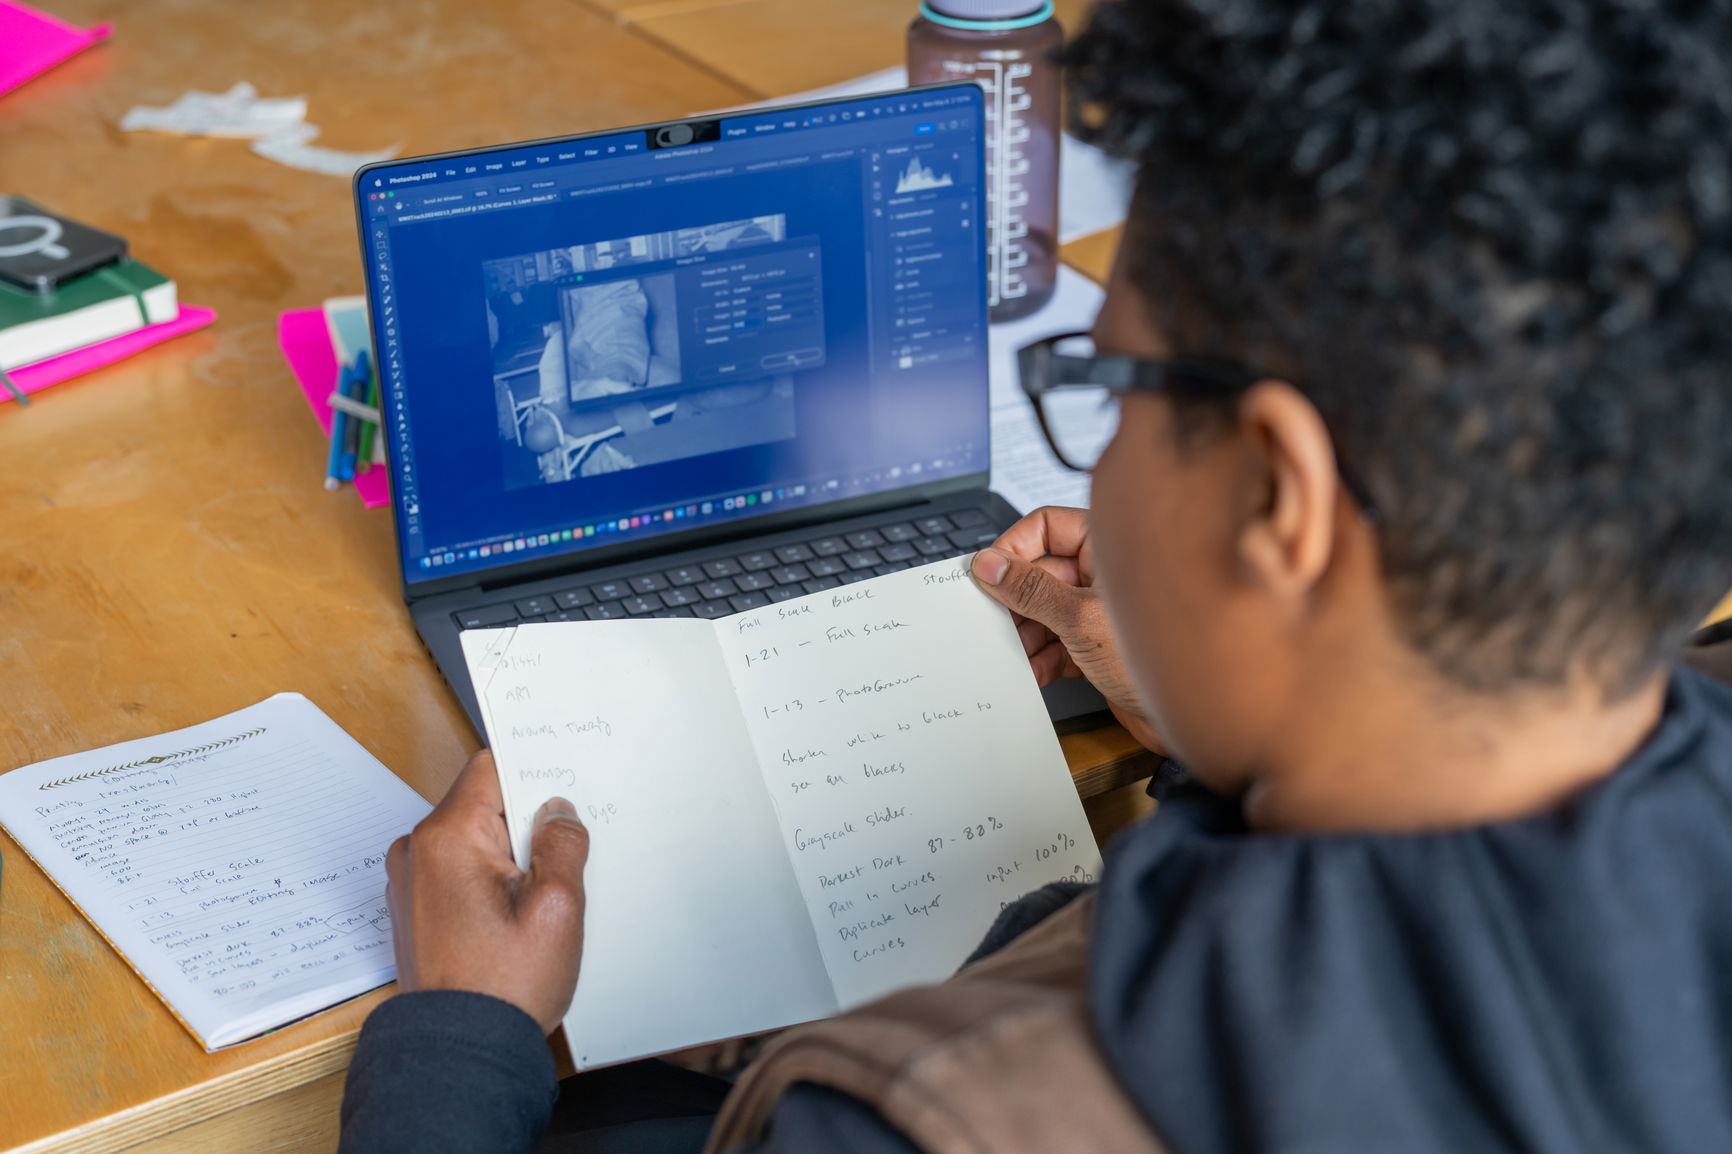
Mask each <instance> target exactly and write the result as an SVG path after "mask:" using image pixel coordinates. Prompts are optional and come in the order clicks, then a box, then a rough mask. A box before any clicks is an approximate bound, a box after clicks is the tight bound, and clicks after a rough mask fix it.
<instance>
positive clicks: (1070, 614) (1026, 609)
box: [972, 548, 1084, 637]
mask: <svg viewBox="0 0 1732 1154" xmlns="http://www.w3.org/2000/svg"><path fill="white" fill-rule="evenodd" d="M972 571H973V573H974V576H975V578H976V580H978V581H979V582H980V583H981V584H982V586H984V587H985V589H986V591H987V592H988V593H989V594H991V595H992V597H993V599H994V600H996V601H998V603H999V604H1001V605H1003V606H1005V607H1006V608H1007V609H1009V610H1011V612H1013V613H1020V614H1022V615H1023V616H1024V617H1027V618H1029V619H1031V620H1033V621H1038V622H1040V623H1041V624H1042V625H1044V626H1046V627H1047V628H1048V629H1050V630H1052V631H1053V632H1054V633H1056V634H1057V635H1058V636H1060V637H1064V636H1065V635H1066V633H1067V632H1068V631H1069V629H1070V627H1071V625H1072V624H1073V623H1074V622H1075V620H1076V616H1077V611H1078V608H1077V607H1078V602H1079V600H1080V598H1082V597H1083V595H1084V594H1083V592H1082V590H1080V589H1078V588H1077V587H1076V586H1074V585H1067V584H1065V583H1064V582H1063V581H1060V580H1059V579H1058V578H1057V577H1054V576H1053V575H1052V574H1051V573H1048V572H1047V571H1046V570H1045V569H1042V568H1041V567H1040V566H1038V565H1035V564H1031V563H1030V562H1028V561H1025V560H1023V559H1022V558H1020V557H1013V556H1011V555H1010V554H1009V553H1005V552H1002V551H1001V550H999V549H996V548H993V549H982V550H981V551H980V552H978V553H976V554H975V555H974V564H973V566H972Z"/></svg>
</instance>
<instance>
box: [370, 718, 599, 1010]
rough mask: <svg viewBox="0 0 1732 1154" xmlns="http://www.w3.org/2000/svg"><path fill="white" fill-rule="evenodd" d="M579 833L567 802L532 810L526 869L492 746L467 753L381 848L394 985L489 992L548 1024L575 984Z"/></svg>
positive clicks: (579, 946) (579, 931)
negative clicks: (419, 817) (431, 800)
mask: <svg viewBox="0 0 1732 1154" xmlns="http://www.w3.org/2000/svg"><path fill="white" fill-rule="evenodd" d="M588 860H589V831H588V830H587V829H585V828H584V826H583V823H582V822H580V821H579V820H578V819H577V810H576V809H575V808H573V806H572V804H571V803H570V802H569V801H566V800H564V799H563V798H554V799H553V800H551V801H549V802H548V803H547V804H546V805H544V806H542V807H541V810H540V812H539V813H537V814H536V815H535V833H534V836H533V839H532V840H531V841H530V845H529V872H528V873H525V872H524V871H522V870H520V869H518V868H517V866H516V864H515V863H514V862H513V861H512V858H511V842H510V839H509V837H508V836H507V834H506V830H505V803H504V800H503V798H502V797H501V796H500V793H499V777H498V775H497V774H496V773H495V771H494V768H493V754H491V753H490V752H488V751H487V750H485V749H484V750H482V751H481V752H480V753H478V754H476V755H475V756H474V757H472V758H470V759H469V764H468V765H466V766H464V767H463V772H462V773H460V774H458V775H457V780H456V781H455V782H453V783H452V785H451V791H450V792H449V793H447V794H446V795H445V800H444V801H441V802H440V803H439V805H438V807H437V808H436V809H434V811H433V812H432V813H430V814H428V815H427V817H426V819H425V820H423V821H422V822H421V824H420V825H418V826H416V827H415V829H414V832H412V833H410V834H408V835H407V836H404V837H400V838H398V839H397V840H396V841H395V842H393V843H392V844H391V849H390V852H388V853H387V854H386V855H385V872H386V874H387V875H388V876H389V878H390V885H389V886H388V887H387V888H386V891H385V896H386V900H387V901H388V902H389V904H390V908H391V925H392V936H393V938H394V939H395V943H396V951H397V985H398V987H399V988H401V989H403V990H405V991H408V990H468V991H471V992H473V993H477V994H491V995H493V996H494V997H496V998H501V999H503V1000H505V1001H507V1002H510V1003H511V1004H512V1005H514V1006H516V1007H517V1008H518V1009H520V1010H522V1011H523V1012H524V1013H526V1014H528V1015H529V1016H530V1017H532V1018H534V1019H535V1020H536V1021H537V1022H539V1023H541V1028H542V1030H543V1031H549V1032H551V1031H552V1030H553V1028H554V1027H555V1026H557V1025H559V1020H560V1019H561V1018H563V1017H564V1016H565V1011H566V1009H567V1008H568V1007H569V1006H570V1005H571V996H572V993H573V992H574V991H575V990H576V988H577V968H578V963H579V961H580V960H581V958H582V955H583V867H584V863H585V862H586V861H588Z"/></svg>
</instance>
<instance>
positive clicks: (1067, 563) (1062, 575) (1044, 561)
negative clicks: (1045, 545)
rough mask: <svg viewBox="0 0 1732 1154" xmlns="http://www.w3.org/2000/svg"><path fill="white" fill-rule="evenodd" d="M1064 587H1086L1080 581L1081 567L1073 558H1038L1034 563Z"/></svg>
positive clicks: (1082, 581) (1083, 582) (1084, 582)
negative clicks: (1062, 583) (1064, 585)
mask: <svg viewBox="0 0 1732 1154" xmlns="http://www.w3.org/2000/svg"><path fill="white" fill-rule="evenodd" d="M1034 563H1035V564H1036V565H1039V566H1040V567H1041V568H1042V569H1045V570H1046V571H1047V572H1048V573H1051V574H1052V575H1053V576H1054V577H1056V578H1058V579H1059V580H1060V581H1063V582H1064V583H1065V584H1066V585H1086V584H1087V582H1086V581H1084V580H1083V579H1082V576H1083V574H1082V566H1081V565H1079V564H1078V563H1077V559H1076V558H1075V557H1039V558H1036V559H1035V562H1034Z"/></svg>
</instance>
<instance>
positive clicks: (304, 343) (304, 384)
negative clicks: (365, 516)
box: [277, 308, 391, 509]
mask: <svg viewBox="0 0 1732 1154" xmlns="http://www.w3.org/2000/svg"><path fill="white" fill-rule="evenodd" d="M277 344H278V346H279V347H281V348H282V350H283V356H284V357H286V358H288V362H289V368H290V369H291V370H293V371H294V374H295V380H297V381H299V382H300V385H301V392H303V393H305V394H306V395H307V404H308V405H310V406H312V410H313V416H315V417H317V418H318V419H319V427H320V428H321V429H323V430H325V435H326V436H329V435H330V433H331V399H330V398H331V390H332V389H334V388H336V387H337V350H336V349H334V348H332V347H331V330H330V329H329V328H327V327H326V325H325V310H324V309H322V308H320V309H295V310H293V311H291V312H286V313H284V314H282V315H281V316H279V317H278V318H277ZM312 467H313V466H312V465H311V464H309V465H308V469H309V471H310V470H311V469H312ZM385 472H386V471H385V469H383V468H382V467H380V466H378V465H374V466H373V467H372V468H371V469H368V470H367V471H366V472H365V473H356V474H355V492H356V493H357V494H359V495H360V498H361V504H362V505H364V506H366V507H367V508H369V509H374V508H377V507H378V506H380V505H384V504H387V503H388V502H389V501H390V500H391V486H390V484H389V483H388V482H387V478H386V476H385Z"/></svg>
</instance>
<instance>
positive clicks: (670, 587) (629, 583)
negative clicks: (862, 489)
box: [452, 509, 999, 629]
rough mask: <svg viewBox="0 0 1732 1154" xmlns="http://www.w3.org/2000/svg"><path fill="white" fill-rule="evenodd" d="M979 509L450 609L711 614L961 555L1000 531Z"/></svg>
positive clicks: (550, 616) (508, 616)
mask: <svg viewBox="0 0 1732 1154" xmlns="http://www.w3.org/2000/svg"><path fill="white" fill-rule="evenodd" d="M998 533H999V531H998V530H997V529H995V528H994V527H993V525H992V521H991V518H989V517H988V516H987V515H986V514H985V513H983V512H981V511H980V510H978V509H961V510H957V511H955V512H952V513H950V514H948V515H944V514H934V515H932V516H927V517H920V518H918V519H915V520H911V521H902V522H897V523H895V524H892V525H880V526H877V527H875V528H871V529H857V530H854V531H853V532H848V533H838V534H832V535H826V536H820V537H814V538H812V539H811V540H809V541H797V542H794V543H792V544H787V545H777V546H775V547H773V548H764V549H753V550H750V551H748V552H745V553H741V554H739V555H738V556H735V557H719V558H716V559H714V560H710V561H703V562H700V563H694V564H690V565H677V566H674V567H673V568H671V569H646V570H645V571H644V572H642V573H638V574H633V575H630V576H626V577H615V578H612V579H611V580H607V581H596V582H591V583H587V584H573V585H572V586H571V587H570V588H568V589H558V590H555V591H553V592H551V593H538V594H536V595H534V596H529V597H519V598H516V599H514V600H510V601H500V602H496V603H494V604H492V605H482V606H480V607H478V608H475V609H465V610H462V611H461V612H458V613H454V614H452V618H453V619H454V620H455V621H456V622H457V627H458V628H459V629H491V628H495V627H497V626H501V625H519V624H523V623H525V622H530V621H609V620H614V619H617V618H621V617H703V618H705V619H708V620H714V619H716V618H718V617H726V616H728V615H729V614H731V613H744V612H746V611H747V610H748V609H757V608H760V607H762V606H765V605H773V604H775V603H776V602H778V601H788V600H791V599H792V598H795V597H804V596H805V595H806V594H808V593H821V592H823V591H824V590H826V589H834V588H836V587H837V586H840V585H852V584H854V583H855V582H856V581H864V580H866V579H867V578H869V577H880V576H883V575H884V574H886V573H895V572H897V571H898V570H901V569H908V568H912V567H913V566H915V565H924V564H926V563H928V562H931V561H941V560H943V559H945V558H948V557H960V556H962V555H963V554H964V553H972V552H974V551H975V550H976V549H979V548H980V547H981V546H983V545H990V544H991V543H992V542H993V541H995V540H997V539H998Z"/></svg>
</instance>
